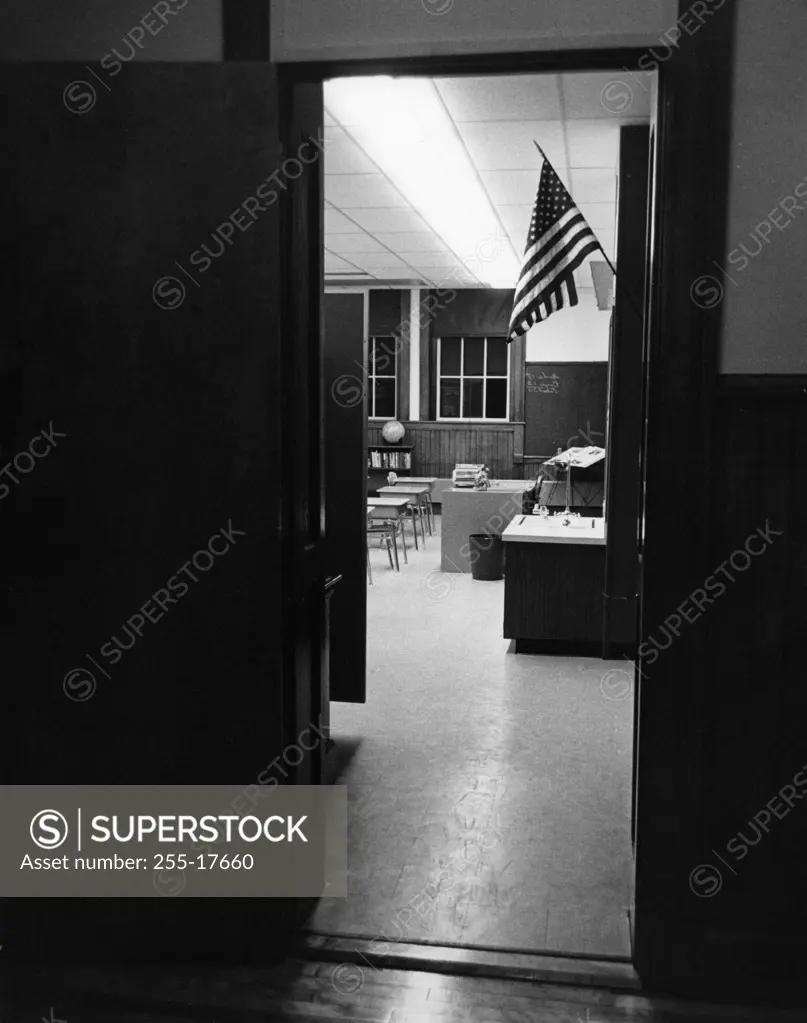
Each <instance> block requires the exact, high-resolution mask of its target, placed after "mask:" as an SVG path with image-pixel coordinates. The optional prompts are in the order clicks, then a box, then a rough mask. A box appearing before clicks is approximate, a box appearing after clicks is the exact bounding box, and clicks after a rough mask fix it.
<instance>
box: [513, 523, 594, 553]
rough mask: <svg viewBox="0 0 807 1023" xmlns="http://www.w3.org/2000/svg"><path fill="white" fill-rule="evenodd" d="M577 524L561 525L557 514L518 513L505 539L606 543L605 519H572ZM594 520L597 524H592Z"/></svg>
mask: <svg viewBox="0 0 807 1023" xmlns="http://www.w3.org/2000/svg"><path fill="white" fill-rule="evenodd" d="M572 522H574V523H575V525H574V526H562V525H561V524H560V523H561V517H560V516H558V517H557V518H556V517H555V516H554V515H551V516H549V517H548V518H545V517H544V516H542V515H519V516H518V517H517V518H515V519H513V521H512V522H511V523H510V525H509V526H508V527H507V529H505V531H504V532H503V533H502V540H504V542H505V543H575V544H589V545H591V546H595V547H604V546H605V519H602V518H598V519H592V518H582V517H581V518H579V519H572ZM592 522H593V523H594V527H593V528H592V525H591V524H592Z"/></svg>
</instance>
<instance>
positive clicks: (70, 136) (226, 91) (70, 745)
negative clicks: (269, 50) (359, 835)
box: [0, 63, 324, 961]
mask: <svg viewBox="0 0 807 1023" xmlns="http://www.w3.org/2000/svg"><path fill="white" fill-rule="evenodd" d="M88 77H89V75H88V72H87V70H86V69H85V68H83V67H82V66H78V65H70V64H62V65H60V64H48V65H38V66H37V65H16V66H14V67H13V68H11V67H8V66H7V67H6V68H5V69H4V70H3V71H2V79H1V80H0V85H1V89H0V91H2V94H3V99H4V103H5V113H6V119H5V123H6V142H7V144H6V146H4V147H3V156H2V171H3V187H2V189H0V204H2V207H1V209H0V212H1V214H2V222H3V226H4V229H5V233H6V238H7V242H6V246H7V251H6V255H7V256H8V257H10V259H9V260H8V265H9V266H10V267H11V269H10V271H7V273H6V274H5V275H4V282H3V283H4V285H5V288H4V297H3V305H2V308H3V327H4V331H3V333H4V338H3V354H2V363H0V388H1V389H2V395H1V399H2V400H0V444H1V445H2V461H3V463H4V464H5V463H7V462H11V463H12V469H11V472H12V473H13V474H14V476H15V477H16V479H17V482H14V481H13V480H9V479H6V480H5V482H6V483H9V482H10V483H11V487H10V489H9V490H8V491H3V490H2V489H0V493H2V501H0V516H2V528H0V565H1V566H2V569H1V571H2V579H1V589H0V600H1V601H2V607H1V609H0V610H1V611H2V617H1V618H0V628H1V629H2V636H1V637H0V638H2V643H3V649H4V660H5V665H6V668H5V670H6V672H7V677H8V678H13V679H14V680H15V681H14V685H13V691H9V693H8V697H9V699H8V700H7V703H6V707H5V710H4V714H3V726H2V727H3V735H2V742H0V747H1V748H2V751H3V752H2V760H3V764H2V779H3V781H4V782H5V783H18V784H21V783H25V784H31V783H47V784H53V783H56V784H66V783H88V784H95V783H97V784H101V783H106V784H114V783H132V784H155V785H158V784H165V783H187V784H192V783H193V784H204V783H211V784H212V783H216V784H230V783H232V785H233V786H234V792H235V791H238V789H241V790H243V788H244V786H246V785H249V784H250V783H255V782H256V781H257V780H258V779H259V778H261V777H262V778H263V779H264V780H266V779H267V778H268V777H270V776H272V777H275V778H276V779H277V780H278V781H280V782H281V783H282V782H288V781H295V780H297V779H296V778H295V773H294V772H295V767H294V766H293V765H294V763H296V760H297V757H296V755H295V756H289V757H288V759H287V760H286V759H284V757H283V751H284V750H285V749H286V747H287V746H289V745H290V744H293V743H295V741H296V737H297V735H298V732H299V731H300V730H302V728H303V727H304V726H305V725H308V724H316V723H317V717H316V714H315V713H314V712H313V711H310V708H309V707H308V706H307V705H305V700H302V699H301V700H300V701H299V704H297V703H295V700H294V699H293V696H294V694H295V693H298V692H299V693H302V694H305V696H306V697H307V698H308V702H309V703H310V694H311V691H312V688H313V687H314V685H315V684H316V682H317V675H316V669H315V667H311V666H310V665H308V664H306V663H303V662H295V661H294V657H293V648H292V646H291V644H290V639H289V637H290V636H292V635H294V627H295V625H296V623H297V621H298V618H299V615H298V612H297V611H296V610H295V606H294V604H293V602H292V601H290V600H289V599H288V595H287V592H288V591H287V590H285V589H284V583H285V582H286V581H287V580H288V578H289V576H290V575H291V574H292V572H293V570H294V567H295V565H294V560H295V558H296V560H297V561H299V560H300V556H299V553H298V552H299V550H300V547H301V544H299V543H298V544H297V546H296V547H295V548H292V547H290V548H289V550H290V551H291V554H289V553H288V552H287V551H284V549H283V546H282V545H281V538H282V536H283V535H284V533H283V529H284V527H285V526H286V520H287V495H288V494H290V493H291V492H292V487H291V485H290V479H289V472H288V464H287V460H286V459H284V457H283V451H284V442H286V441H288V438H289V437H290V436H293V433H294V425H295V424H294V423H292V422H290V420H289V416H288V409H289V406H288V404H287V402H286V400H285V397H284V395H285V394H286V393H287V392H288V391H289V388H288V387H287V386H285V380H284V375H285V374H286V373H287V372H288V365H287V362H286V361H284V360H285V358H286V356H285V355H283V356H282V354H281V353H285V352H286V347H285V346H284V345H285V339H287V338H288V333H287V332H286V331H285V329H284V330H281V320H280V295H281V288H280V278H281V273H280V269H279V268H280V266H281V265H282V264H283V260H282V258H281V250H280V238H281V236H280V223H279V221H280V217H279V211H280V210H281V209H283V208H284V207H285V206H286V205H287V204H288V201H289V198H290V196H289V194H287V193H286V192H285V191H284V190H283V187H282V186H283V175H282V172H280V173H279V174H278V171H279V169H280V168H281V164H282V161H283V159H284V157H285V153H284V151H283V150H282V148H281V144H280V139H281V132H280V129H279V123H278V89H277V84H276V81H275V78H274V73H273V71H272V69H271V68H270V67H269V66H268V65H260V64H257V63H256V64H250V65H239V64H227V65H221V64H207V65H177V64H173V65H160V64H150V65H146V64H143V65H132V66H131V67H129V68H127V71H126V74H122V75H121V76H120V78H115V79H114V80H113V81H112V86H111V88H110V89H109V90H107V91H104V90H102V89H101V88H100V87H99V86H96V90H97V91H96V94H95V99H94V101H93V102H90V99H91V98H92V94H91V93H90V92H88V91H87V89H86V88H85V87H86V86H87V85H88V84H89V83H87V82H86V81H85V80H86V79H87V78H88ZM71 83H72V84H71ZM63 97H64V100H63ZM309 152H310V151H309ZM272 175H277V176H276V177H275V178H274V180H273V181H271V182H270V181H268V179H269V178H270V176H272ZM299 301H300V304H302V303H303V302H304V301H305V296H304V294H302V293H300V297H299ZM310 414H311V415H312V417H313V418H316V416H317V413H316V411H312V412H311V413H310ZM31 450H33V451H34V453H35V455H36V457H35V458H34V457H33V456H30V455H28V456H26V455H25V454H23V456H21V457H17V456H18V453H20V452H23V453H25V452H29V451H31ZM15 457H17V464H18V471H17V470H15V469H14V467H13V466H14V464H15V463H14V461H13V460H14V459H15ZM307 499H308V501H309V504H311V503H312V502H316V500H317V499H316V494H315V490H314V489H312V491H311V493H310V494H309V495H307ZM316 521H317V519H316V516H315V517H314V526H313V527H312V535H315V533H316ZM205 551H207V553H204V552H205ZM211 551H212V553H210V552H211ZM200 552H202V553H200ZM315 578H316V572H312V573H310V574H309V576H308V577H307V585H308V586H309V589H311V590H312V591H313V589H314V588H315V587H314V583H313V582H312V580H313V579H315ZM319 582H320V588H322V580H321V579H320V580H319ZM319 606H320V608H322V607H323V606H324V594H322V593H321V594H320V602H319ZM312 634H313V635H314V640H313V642H314V644H316V643H318V642H319V636H318V634H317V633H316V632H315V631H314V630H312ZM313 659H314V660H316V658H315V657H314V658H313ZM311 745H312V743H311V741H310V736H306V746H311ZM273 762H274V766H273V767H270V766H269V765H272V764H273ZM298 910H299V905H292V904H291V900H288V901H286V900H260V899H256V900H254V902H252V901H251V900H219V899H198V900H197V899H193V900H191V899H175V900H170V899H151V900H145V901H143V902H140V901H138V900H98V901H97V903H96V902H95V901H94V900H58V899H57V900H52V901H51V902H49V903H45V904H39V903H38V902H37V901H36V900H25V901H24V903H23V904H22V905H21V906H15V905H14V904H13V903H12V905H11V906H8V905H6V906H4V907H3V912H2V914H0V916H1V917H2V930H3V934H2V941H3V945H4V949H5V950H6V952H7V953H8V954H9V955H11V956H14V955H16V954H19V955H20V956H21V957H25V954H26V950H27V952H28V953H29V954H32V949H35V953H33V954H34V955H35V958H39V956H40V955H42V956H47V955H48V954H49V953H52V954H54V955H56V956H59V957H62V958H64V957H65V956H69V955H70V953H71V951H74V952H75V955H76V956H79V957H81V958H86V957H88V956H89V957H90V958H93V957H95V956H97V955H102V954H104V953H105V952H107V951H109V952H112V953H113V954H114V953H115V952H116V951H117V953H120V952H121V951H122V950H123V951H124V952H125V954H126V955H127V956H130V957H134V958H138V957H143V956H145V957H146V958H149V959H151V960H152V961H154V960H156V959H160V958H164V957H169V958H183V957H186V958H194V957H195V958H198V957H199V956H206V955H211V956H213V957H221V956H223V957H225V958H226V957H228V956H232V955H234V956H236V957H243V956H245V955H248V954H249V953H250V950H253V951H256V950H259V951H260V954H262V955H266V954H271V953H272V951H277V950H280V949H282V947H283V945H284V943H285V942H286V941H287V937H288V931H289V928H290V926H291V925H292V923H293V922H294V919H295V914H296V913H297V912H298Z"/></svg>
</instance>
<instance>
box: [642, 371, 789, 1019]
mask: <svg viewBox="0 0 807 1023" xmlns="http://www.w3.org/2000/svg"><path fill="white" fill-rule="evenodd" d="M712 429H713V436H712V438H711V442H710V448H711V451H712V460H711V467H710V485H709V488H708V492H705V493H703V494H702V500H701V501H700V502H698V503H695V504H693V506H692V507H689V506H687V507H680V508H677V507H676V513H677V518H678V521H679V523H680V522H682V521H685V520H687V519H690V521H691V518H694V519H695V521H698V522H700V523H701V528H702V529H703V530H704V531H705V532H706V536H707V538H708V542H707V543H706V544H705V552H704V555H703V561H702V563H701V564H700V565H699V566H698V567H697V569H696V570H695V571H693V572H692V573H691V576H690V578H689V579H687V578H685V577H684V576H683V575H682V576H681V578H680V579H679V580H677V581H676V586H675V589H676V591H677V592H676V593H675V595H674V596H671V599H670V600H669V603H668V604H665V605H663V606H662V607H661V608H660V609H659V614H654V615H653V616H652V617H649V618H648V620H647V621H646V622H645V626H644V629H643V638H645V640H646V641H648V642H647V646H646V648H645V652H648V651H650V652H654V653H655V657H648V658H647V660H646V661H645V662H644V663H643V665H642V669H643V671H644V672H645V677H644V679H643V682H642V689H641V696H640V708H641V711H640V721H641V724H640V731H639V790H638V805H639V807H640V813H639V834H638V843H639V845H641V844H642V843H643V844H644V848H645V857H646V859H645V860H642V859H641V857H640V858H639V860H638V874H637V895H636V903H637V906H640V905H641V906H643V907H644V909H643V910H641V912H640V913H639V917H638V920H637V938H638V940H637V947H638V948H639V950H640V956H641V958H640V961H638V962H637V964H636V965H637V969H638V970H639V972H640V973H642V972H643V971H644V972H646V965H645V962H644V957H647V956H648V953H647V949H648V948H651V951H652V954H653V955H654V956H655V957H656V959H657V961H658V962H659V963H660V964H661V963H663V960H665V959H666V960H669V961H672V959H673V958H674V957H675V949H676V948H686V949H687V954H688V955H689V956H690V965H689V966H688V967H687V968H686V969H682V968H681V967H680V965H678V964H677V965H676V969H677V970H678V974H677V975H678V976H680V975H687V976H688V977H689V980H688V981H687V983H688V985H689V986H690V988H691V989H693V990H697V989H698V987H700V989H701V990H707V989H710V990H711V991H714V990H715V989H716V988H717V987H718V986H720V987H721V988H723V989H725V990H726V991H732V992H733V997H739V993H740V992H743V994H744V995H748V994H750V995H752V996H753V997H755V998H764V997H766V998H770V997H771V996H772V994H773V993H774V992H775V995H776V997H777V998H779V999H782V1000H783V1001H784V1000H786V999H795V998H798V999H804V997H805V996H804V992H803V965H804V962H805V956H807V924H805V919H807V915H806V911H807V877H805V871H804V848H805V841H807V837H806V836H807V813H806V811H807V803H805V801H804V795H805V793H806V792H807V737H806V736H805V725H804V723H805V720H807V686H805V684H804V636H805V635H807V612H806V611H805V601H804V593H805V583H807V532H806V531H805V529H804V524H803V515H804V509H805V507H807V473H805V470H804V466H805V447H806V446H807V378H804V377H796V376H793V377H773V376H768V377H754V376H745V377H740V376H724V377H722V378H720V380H719V383H718V387H717V395H716V399H715V405H714V409H713V414H712ZM674 490H675V487H674V486H672V487H671V501H673V502H674V496H675V495H674ZM673 506H674V505H673ZM673 518H674V517H673V516H671V522H670V524H671V525H672V520H673ZM749 537H752V538H753V539H752V540H751V541H750V542H749V541H748V538H749ZM746 544H748V546H746ZM748 552H750V553H748ZM718 584H720V585H718ZM720 586H722V587H723V588H722V590H721V588H720ZM697 588H701V589H700V592H699V593H698V592H697ZM704 588H708V591H709V592H708V594H707V597H708V599H709V601H710V602H709V603H706V602H702V614H700V613H699V612H698V608H697V607H696V605H695V602H694V599H693V594H695V599H697V598H698V597H702V596H703V593H704ZM645 596H646V603H647V602H648V597H649V596H652V594H649V595H648V594H646V595H645ZM679 602H680V608H681V609H682V610H677V605H679ZM673 613H674V614H675V615H677V616H679V617H680V619H681V621H682V622H683V625H682V626H681V627H680V628H678V632H679V638H678V639H676V638H675V636H674V634H673V632H672V631H670V629H669V624H670V623H671V622H673V623H675V622H676V621H677V619H676V618H675V617H674V616H673V617H667V616H668V615H671V616H672V615H673ZM665 618H666V624H667V626H668V627H667V630H666V632H665V629H664V623H665ZM671 639H672V642H670V640H671ZM654 641H655V642H654ZM658 648H663V649H661V652H660V653H659V652H656V651H657V649H658ZM656 658H657V659H656ZM706 680H708V684H705V683H706ZM652 716H656V717H661V718H663V720H665V721H666V722H667V732H666V735H662V736H661V737H660V738H659V739H657V740H656V741H655V742H654V744H653V746H652V747H650V746H647V745H645V746H644V747H643V744H642V731H643V729H646V728H647V727H648V725H650V727H652ZM794 789H795V790H796V795H795V796H793V790H794ZM782 793H784V796H783V795H782ZM785 796H788V797H789V798H790V799H791V803H790V804H788V802H787V799H785V798H784V797H785ZM794 799H795V800H796V801H795V802H793V800H794ZM643 806H644V808H645V810H644V814H643V813H642V811H641V808H642V807H643ZM683 806H686V807H688V810H687V811H686V812H683V811H682V809H681V808H682V807H683ZM648 864H652V866H647V865H648ZM650 907H652V909H650ZM648 958H649V957H648ZM663 970H664V966H663V965H660V966H659V967H658V969H657V972H656V983H658V984H670V985H673V986H674V985H675V984H677V980H676V977H675V976H673V975H672V973H671V974H670V976H669V977H668V978H667V977H664V976H663ZM698 978H700V979H698ZM771 978H776V984H772V983H771Z"/></svg>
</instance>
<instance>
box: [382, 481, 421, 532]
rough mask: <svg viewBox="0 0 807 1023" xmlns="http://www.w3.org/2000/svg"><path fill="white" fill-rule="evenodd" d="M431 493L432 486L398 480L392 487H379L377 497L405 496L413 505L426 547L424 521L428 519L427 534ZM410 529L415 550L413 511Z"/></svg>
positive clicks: (415, 527)
mask: <svg viewBox="0 0 807 1023" xmlns="http://www.w3.org/2000/svg"><path fill="white" fill-rule="evenodd" d="M431 492H432V485H431V484H429V483H410V482H409V480H406V479H400V478H399V479H398V480H397V481H396V483H395V486H394V487H379V488H378V493H379V496H381V495H383V496H384V497H392V496H393V495H395V494H401V495H406V496H407V497H408V498H409V501H410V503H414V504H415V506H416V509H417V517H418V518H419V519H420V532H421V534H422V536H423V546H424V547H425V546H426V525H425V520H426V518H427V517H428V518H429V533H430V534H431V531H432V525H431V517H430V514H429V500H428V498H429V494H431ZM412 528H413V530H414V533H415V549H417V545H418V540H417V536H418V535H417V526H416V523H415V509H414V508H413V510H412Z"/></svg>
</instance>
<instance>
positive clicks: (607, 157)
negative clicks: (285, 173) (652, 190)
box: [326, 120, 619, 168]
mask: <svg viewBox="0 0 807 1023" xmlns="http://www.w3.org/2000/svg"><path fill="white" fill-rule="evenodd" d="M566 137H567V139H568V142H569V166H570V167H572V168H574V167H618V166H619V124H618V123H617V122H616V121H605V120H585V121H584V120H580V121H568V122H567V125H566ZM326 167H327V163H326Z"/></svg>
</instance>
